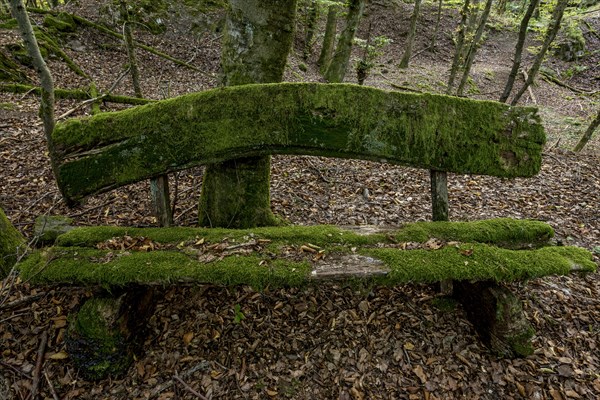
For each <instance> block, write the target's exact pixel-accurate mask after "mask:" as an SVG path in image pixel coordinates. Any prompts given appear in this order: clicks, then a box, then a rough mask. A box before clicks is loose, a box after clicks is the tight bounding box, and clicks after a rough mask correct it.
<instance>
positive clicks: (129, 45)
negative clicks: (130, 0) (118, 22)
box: [120, 0, 144, 98]
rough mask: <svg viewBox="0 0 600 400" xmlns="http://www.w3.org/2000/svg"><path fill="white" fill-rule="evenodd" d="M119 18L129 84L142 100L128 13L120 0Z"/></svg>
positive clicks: (125, 5) (124, 4)
mask: <svg viewBox="0 0 600 400" xmlns="http://www.w3.org/2000/svg"><path fill="white" fill-rule="evenodd" d="M120 6H121V18H123V37H124V39H125V40H124V41H125V49H126V50H127V57H128V59H129V72H130V73H131V82H132V84H133V91H134V93H135V97H139V98H143V97H144V94H143V93H142V88H141V86H140V71H139V69H138V64H137V59H136V57H135V45H134V41H133V33H132V31H131V25H130V24H129V22H130V21H129V12H128V11H127V2H125V1H123V0H121V3H120Z"/></svg>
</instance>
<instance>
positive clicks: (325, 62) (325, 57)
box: [317, 6, 338, 75]
mask: <svg viewBox="0 0 600 400" xmlns="http://www.w3.org/2000/svg"><path fill="white" fill-rule="evenodd" d="M337 13H338V10H337V6H329V10H328V11H327V21H326V22H325V35H324V36H323V46H322V47H321V53H320V54H319V61H317V64H318V65H319V71H320V72H321V74H322V75H325V73H326V72H327V69H328V68H329V64H330V63H331V58H332V56H333V49H334V48H335V30H336V27H337Z"/></svg>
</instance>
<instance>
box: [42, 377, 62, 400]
mask: <svg viewBox="0 0 600 400" xmlns="http://www.w3.org/2000/svg"><path fill="white" fill-rule="evenodd" d="M44 378H46V382H47V383H48V388H49V389H50V393H52V397H53V398H54V400H59V397H58V394H56V390H55V389H54V385H53V384H52V381H51V380H50V377H49V376H48V373H47V372H46V371H44Z"/></svg>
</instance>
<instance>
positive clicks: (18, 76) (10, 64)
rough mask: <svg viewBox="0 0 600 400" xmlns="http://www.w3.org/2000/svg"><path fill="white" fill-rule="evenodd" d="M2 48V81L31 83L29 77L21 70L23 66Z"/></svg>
mask: <svg viewBox="0 0 600 400" xmlns="http://www.w3.org/2000/svg"><path fill="white" fill-rule="evenodd" d="M6 53H7V52H5V50H4V49H3V48H0V81H3V82H18V83H29V82H30V80H29V78H28V77H27V75H26V74H25V73H24V72H23V71H22V70H21V66H20V65H19V64H17V63H16V62H15V60H14V59H13V58H12V57H11V56H9V55H8V54H6Z"/></svg>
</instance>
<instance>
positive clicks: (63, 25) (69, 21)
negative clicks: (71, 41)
mask: <svg viewBox="0 0 600 400" xmlns="http://www.w3.org/2000/svg"><path fill="white" fill-rule="evenodd" d="M44 26H45V27H46V28H48V30H49V31H50V32H62V33H65V32H74V31H75V30H76V29H77V23H76V22H75V20H74V19H73V16H72V15H70V14H67V13H59V14H58V15H56V16H54V15H51V14H47V15H46V17H45V18H44Z"/></svg>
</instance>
